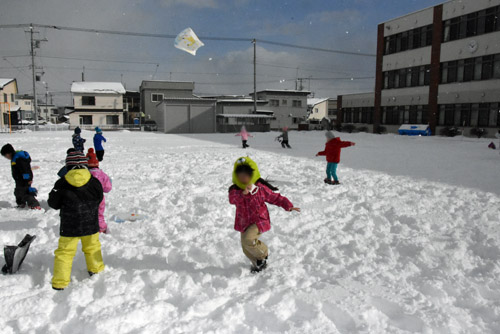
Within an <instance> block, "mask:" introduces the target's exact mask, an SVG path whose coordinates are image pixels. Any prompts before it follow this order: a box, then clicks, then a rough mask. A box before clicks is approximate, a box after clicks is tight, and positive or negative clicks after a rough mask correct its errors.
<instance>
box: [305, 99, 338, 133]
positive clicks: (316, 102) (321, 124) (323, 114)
mask: <svg viewBox="0 0 500 334" xmlns="http://www.w3.org/2000/svg"><path fill="white" fill-rule="evenodd" d="M307 108H308V114H309V116H308V117H307V121H308V122H309V124H310V125H311V126H312V127H311V126H310V127H309V128H310V129H311V128H312V129H317V130H323V129H331V126H332V125H333V122H334V121H335V120H336V119H337V112H338V110H337V99H332V98H310V99H307Z"/></svg>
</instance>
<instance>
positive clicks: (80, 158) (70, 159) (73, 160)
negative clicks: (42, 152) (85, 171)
mask: <svg viewBox="0 0 500 334" xmlns="http://www.w3.org/2000/svg"><path fill="white" fill-rule="evenodd" d="M66 168H68V169H74V168H88V159H87V157H86V156H85V154H83V153H82V152H79V151H74V152H69V153H68V155H67V156H66Z"/></svg>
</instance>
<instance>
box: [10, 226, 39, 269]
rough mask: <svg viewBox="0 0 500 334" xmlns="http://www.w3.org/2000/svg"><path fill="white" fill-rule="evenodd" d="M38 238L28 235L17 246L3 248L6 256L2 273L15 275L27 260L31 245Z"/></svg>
mask: <svg viewBox="0 0 500 334" xmlns="http://www.w3.org/2000/svg"><path fill="white" fill-rule="evenodd" d="M35 238H36V236H35V235H33V236H31V235H29V234H26V236H25V237H24V239H23V240H22V241H21V242H20V243H19V245H17V246H5V247H4V248H3V253H4V256H5V265H4V266H3V268H2V273H3V274H4V275H6V274H14V273H16V272H17V271H18V270H19V268H20V267H21V264H22V263H23V261H24V259H25V258H26V254H28V250H29V249H30V245H31V243H32V242H33V240H35Z"/></svg>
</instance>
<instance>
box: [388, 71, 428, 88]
mask: <svg viewBox="0 0 500 334" xmlns="http://www.w3.org/2000/svg"><path fill="white" fill-rule="evenodd" d="M430 78H431V67H430V65H422V66H415V67H410V68H402V69H399V70H392V71H386V72H384V89H393V88H406V87H420V86H428V85H429V83H430Z"/></svg>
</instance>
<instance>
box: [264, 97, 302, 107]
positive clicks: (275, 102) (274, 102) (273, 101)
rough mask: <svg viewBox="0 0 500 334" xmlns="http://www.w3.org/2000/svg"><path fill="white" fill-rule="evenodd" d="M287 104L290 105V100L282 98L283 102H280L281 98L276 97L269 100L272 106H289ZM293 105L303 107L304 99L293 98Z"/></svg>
mask: <svg viewBox="0 0 500 334" xmlns="http://www.w3.org/2000/svg"><path fill="white" fill-rule="evenodd" d="M287 105H288V100H281V102H280V100H276V99H271V100H269V106H270V107H279V106H287ZM292 107H296V108H302V101H301V100H293V101H292Z"/></svg>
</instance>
